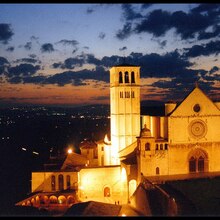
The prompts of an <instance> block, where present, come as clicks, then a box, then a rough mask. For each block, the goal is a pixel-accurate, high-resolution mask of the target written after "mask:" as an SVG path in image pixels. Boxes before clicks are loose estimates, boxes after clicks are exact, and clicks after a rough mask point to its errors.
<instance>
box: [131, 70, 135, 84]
mask: <svg viewBox="0 0 220 220" xmlns="http://www.w3.org/2000/svg"><path fill="white" fill-rule="evenodd" d="M131 83H135V78H134V72H133V71H132V72H131Z"/></svg>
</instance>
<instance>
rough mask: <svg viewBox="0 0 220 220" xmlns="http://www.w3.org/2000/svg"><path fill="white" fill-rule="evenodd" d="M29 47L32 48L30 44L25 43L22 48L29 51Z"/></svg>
mask: <svg viewBox="0 0 220 220" xmlns="http://www.w3.org/2000/svg"><path fill="white" fill-rule="evenodd" d="M31 47H32V43H31V42H27V43H26V44H25V45H24V48H25V49H26V50H30V49H31Z"/></svg>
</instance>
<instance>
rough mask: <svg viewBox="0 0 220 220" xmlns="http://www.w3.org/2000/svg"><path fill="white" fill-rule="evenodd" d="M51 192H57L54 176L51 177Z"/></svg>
mask: <svg viewBox="0 0 220 220" xmlns="http://www.w3.org/2000/svg"><path fill="white" fill-rule="evenodd" d="M51 190H52V191H55V190H56V178H55V176H54V175H52V176H51Z"/></svg>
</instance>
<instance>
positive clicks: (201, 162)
mask: <svg viewBox="0 0 220 220" xmlns="http://www.w3.org/2000/svg"><path fill="white" fill-rule="evenodd" d="M198 171H199V172H204V158H203V157H202V156H200V157H199V159H198Z"/></svg>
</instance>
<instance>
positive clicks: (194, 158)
mask: <svg viewBox="0 0 220 220" xmlns="http://www.w3.org/2000/svg"><path fill="white" fill-rule="evenodd" d="M188 158H189V159H188V161H189V172H190V173H197V172H207V171H208V155H207V153H206V152H205V151H204V150H202V149H199V148H197V149H194V150H192V151H191V152H190V153H189V157H188Z"/></svg>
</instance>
